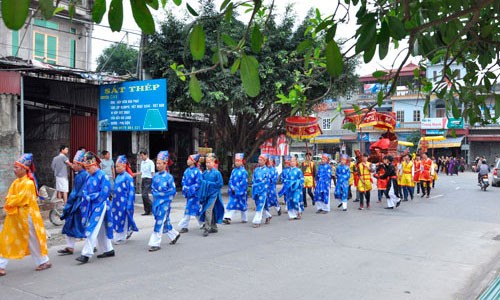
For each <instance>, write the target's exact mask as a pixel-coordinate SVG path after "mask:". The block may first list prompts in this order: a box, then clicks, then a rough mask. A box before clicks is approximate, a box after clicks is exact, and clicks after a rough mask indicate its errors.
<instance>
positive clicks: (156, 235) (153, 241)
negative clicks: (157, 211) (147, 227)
mask: <svg viewBox="0 0 500 300" xmlns="http://www.w3.org/2000/svg"><path fill="white" fill-rule="evenodd" d="M166 220H167V216H166V215H165V220H163V225H161V228H160V232H154V231H153V233H151V236H150V237H149V242H148V246H149V247H160V246H161V238H162V235H163V226H165V222H166ZM166 234H167V236H168V238H169V239H170V240H171V241H173V240H174V239H175V238H176V237H177V236H178V235H179V232H178V231H177V230H175V228H174V227H173V226H172V230H169V231H167V233H166Z"/></svg>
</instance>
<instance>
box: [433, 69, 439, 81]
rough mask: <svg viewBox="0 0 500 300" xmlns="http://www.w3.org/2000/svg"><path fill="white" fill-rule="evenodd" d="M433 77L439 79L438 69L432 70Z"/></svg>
mask: <svg viewBox="0 0 500 300" xmlns="http://www.w3.org/2000/svg"><path fill="white" fill-rule="evenodd" d="M432 78H433V79H434V81H436V80H437V78H438V72H437V71H432Z"/></svg>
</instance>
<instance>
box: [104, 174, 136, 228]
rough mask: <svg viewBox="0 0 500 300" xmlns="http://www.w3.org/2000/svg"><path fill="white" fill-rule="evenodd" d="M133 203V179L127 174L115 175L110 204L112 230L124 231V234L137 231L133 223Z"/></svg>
mask: <svg viewBox="0 0 500 300" xmlns="http://www.w3.org/2000/svg"><path fill="white" fill-rule="evenodd" d="M134 202H135V185H134V178H133V177H132V176H130V174H129V173H127V172H123V173H121V174H118V175H116V178H115V187H114V193H113V202H112V203H111V215H112V217H113V229H114V230H115V231H116V232H118V233H121V232H123V231H124V230H125V232H130V231H139V229H137V225H135V222H134ZM125 221H126V222H127V228H124V227H125Z"/></svg>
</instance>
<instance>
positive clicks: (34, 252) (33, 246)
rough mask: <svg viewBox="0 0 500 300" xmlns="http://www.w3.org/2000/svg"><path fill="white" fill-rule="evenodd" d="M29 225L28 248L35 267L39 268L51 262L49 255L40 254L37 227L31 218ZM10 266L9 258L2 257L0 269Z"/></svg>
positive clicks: (0, 258)
mask: <svg viewBox="0 0 500 300" xmlns="http://www.w3.org/2000/svg"><path fill="white" fill-rule="evenodd" d="M28 224H29V231H30V237H29V240H28V247H29V249H30V253H31V258H32V259H33V261H34V262H35V266H37V267H38V266H39V265H41V264H44V263H46V262H48V261H49V257H48V256H47V255H45V256H43V255H41V254H40V251H41V250H40V242H39V241H38V237H37V235H36V231H35V227H34V226H33V222H32V221H31V216H28ZM8 264H9V260H8V259H7V258H3V257H0V269H5V268H7V265H8Z"/></svg>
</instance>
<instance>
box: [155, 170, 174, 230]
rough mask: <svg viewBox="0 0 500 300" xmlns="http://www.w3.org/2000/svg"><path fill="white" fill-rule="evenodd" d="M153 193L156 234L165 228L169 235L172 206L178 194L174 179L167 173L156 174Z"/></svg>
mask: <svg viewBox="0 0 500 300" xmlns="http://www.w3.org/2000/svg"><path fill="white" fill-rule="evenodd" d="M151 191H152V194H153V215H154V217H155V227H154V232H160V231H161V227H162V226H163V233H167V232H168V231H170V230H172V224H171V223H170V204H171V203H172V200H173V199H174V196H175V194H177V190H176V189H175V182H174V177H173V176H172V175H170V173H168V172H167V171H163V172H159V173H156V174H155V175H154V176H153V183H152V184H151ZM164 223H165V224H164Z"/></svg>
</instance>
